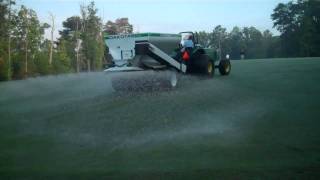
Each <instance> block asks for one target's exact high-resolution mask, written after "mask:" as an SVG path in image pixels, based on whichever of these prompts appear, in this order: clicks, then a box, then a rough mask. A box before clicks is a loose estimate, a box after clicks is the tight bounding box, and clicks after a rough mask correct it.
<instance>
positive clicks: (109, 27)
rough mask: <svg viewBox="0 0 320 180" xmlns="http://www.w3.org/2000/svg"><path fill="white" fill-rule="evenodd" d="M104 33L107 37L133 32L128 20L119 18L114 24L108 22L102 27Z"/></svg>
mask: <svg viewBox="0 0 320 180" xmlns="http://www.w3.org/2000/svg"><path fill="white" fill-rule="evenodd" d="M104 32H105V33H107V34H109V35H116V34H130V33H132V32H133V26H132V25H131V24H130V23H129V19H128V18H119V19H116V21H115V22H112V21H108V22H107V23H106V25H105V26H104Z"/></svg>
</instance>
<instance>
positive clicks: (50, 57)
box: [49, 13, 55, 65]
mask: <svg viewBox="0 0 320 180" xmlns="http://www.w3.org/2000/svg"><path fill="white" fill-rule="evenodd" d="M49 16H50V20H51V44H50V54H49V64H50V65H51V64H52V54H53V34H54V30H55V24H54V21H55V17H54V15H53V14H52V13H49Z"/></svg>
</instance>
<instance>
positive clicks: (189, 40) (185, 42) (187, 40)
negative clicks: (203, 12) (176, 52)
mask: <svg viewBox="0 0 320 180" xmlns="http://www.w3.org/2000/svg"><path fill="white" fill-rule="evenodd" d="M181 45H182V47H184V48H193V47H194V43H193V37H192V35H191V34H188V35H186V36H185V37H183V39H182V40H181Z"/></svg>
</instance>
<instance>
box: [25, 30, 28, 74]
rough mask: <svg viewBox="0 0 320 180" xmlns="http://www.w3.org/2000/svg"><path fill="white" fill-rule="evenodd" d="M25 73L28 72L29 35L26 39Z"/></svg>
mask: <svg viewBox="0 0 320 180" xmlns="http://www.w3.org/2000/svg"><path fill="white" fill-rule="evenodd" d="M25 73H26V75H27V74H28V36H27V37H26V41H25Z"/></svg>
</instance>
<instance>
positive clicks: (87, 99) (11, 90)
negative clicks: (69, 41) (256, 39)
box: [0, 58, 320, 179]
mask: <svg viewBox="0 0 320 180" xmlns="http://www.w3.org/2000/svg"><path fill="white" fill-rule="evenodd" d="M232 65H233V69H232V74H231V75H230V76H227V77H222V76H220V75H217V76H215V78H214V79H211V80H203V79H199V78H195V77H183V78H182V80H181V83H180V86H179V88H178V89H177V90H174V91H158V92H132V93H117V92H114V91H113V89H112V88H111V86H110V81H109V78H108V77H107V76H106V75H105V74H104V73H89V74H87V73H83V74H71V75H61V76H49V77H40V78H32V79H28V80H23V81H11V82H3V83H0V179H305V178H308V179H319V178H320V118H319V115H320V94H319V93H320V59H319V58H305V59H272V60H247V61H235V62H232Z"/></svg>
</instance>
